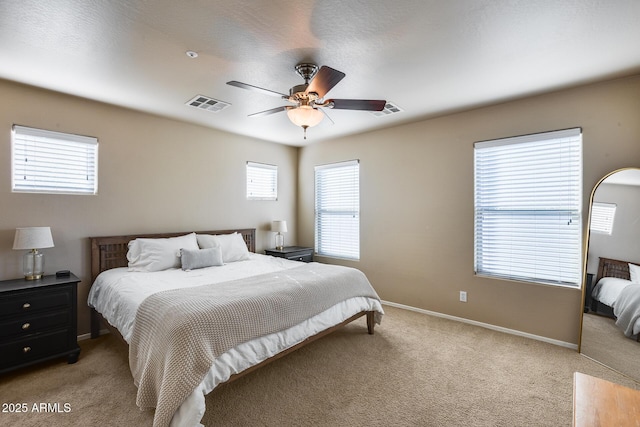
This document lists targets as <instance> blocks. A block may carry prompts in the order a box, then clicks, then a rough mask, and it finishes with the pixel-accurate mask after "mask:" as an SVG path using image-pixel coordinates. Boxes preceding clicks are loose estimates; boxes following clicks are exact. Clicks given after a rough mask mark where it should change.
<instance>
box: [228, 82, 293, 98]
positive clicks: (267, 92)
mask: <svg viewBox="0 0 640 427" xmlns="http://www.w3.org/2000/svg"><path fill="white" fill-rule="evenodd" d="M227 84H228V85H230V86H235V87H239V88H240V89H247V90H253V91H255V92H260V93H263V94H265V95H271V96H277V97H278V98H288V97H289V95H285V94H284V93H280V92H275V91H273V90H269V89H264V88H261V87H258V86H254V85H250V84H247V83H242V82H237V81H235V80H231V81H230V82H227Z"/></svg>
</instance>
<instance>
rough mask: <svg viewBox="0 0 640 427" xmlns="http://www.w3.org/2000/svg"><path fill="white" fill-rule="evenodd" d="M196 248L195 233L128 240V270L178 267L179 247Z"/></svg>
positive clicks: (155, 269)
mask: <svg viewBox="0 0 640 427" xmlns="http://www.w3.org/2000/svg"><path fill="white" fill-rule="evenodd" d="M182 248H185V249H192V250H196V249H199V248H198V241H197V239H196V233H190V234H186V235H184V236H179V237H168V238H160V239H148V238H138V239H135V240H132V241H130V242H129V251H128V252H127V261H129V271H162V270H166V269H168V268H180V249H182Z"/></svg>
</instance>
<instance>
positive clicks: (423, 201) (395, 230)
mask: <svg viewBox="0 0 640 427" xmlns="http://www.w3.org/2000/svg"><path fill="white" fill-rule="evenodd" d="M380 120H384V118H381V119H380ZM570 127H582V130H583V144H584V145H583V147H584V155H583V157H584V175H583V176H584V190H583V200H584V209H585V212H588V209H587V204H588V199H589V196H590V193H591V189H592V188H593V186H594V185H595V184H596V183H597V182H598V180H599V179H600V178H601V177H602V176H604V175H605V174H606V173H607V172H609V171H611V170H614V169H618V168H621V167H627V166H640V76H636V77H632V78H626V79H620V80H615V81H611V82H604V83H599V84H594V85H588V86H584V87H580V88H576V89H571V90H565V91H559V92H556V93H552V94H547V95H542V96H536V97H531V98H527V99H524V100H518V101H514V102H508V103H504V104H500V105H495V106H491V107H486V108H479V109H476V110H473V111H468V112H464V113H459V114H453V115H449V116H445V117H440V118H434V119H430V120H424V121H422V122H418V123H413V124H407V125H403V126H398V127H394V128H390V129H384V130H380V131H375V132H371V133H367V134H362V135H358V136H353V137H348V138H340V139H337V140H333V141H330V142H322V143H318V144H314V145H311V146H308V147H305V148H303V149H301V151H300V160H299V183H298V185H299V190H298V191H299V198H298V203H299V207H298V219H299V221H298V224H299V229H298V231H299V239H298V240H299V242H298V243H299V244H303V245H313V242H314V232H313V209H314V201H313V192H314V184H313V167H314V166H315V165H319V164H324V163H330V162H337V161H342V160H349V159H360V187H361V202H360V203H361V225H360V229H361V259H360V261H359V262H345V261H336V260H329V259H326V260H325V261H328V262H336V263H342V264H345V265H350V266H354V267H357V268H360V269H361V270H363V271H364V272H365V273H366V274H367V276H368V277H369V279H370V280H371V282H372V284H373V285H374V287H375V288H376V290H377V291H378V293H379V294H380V296H381V298H383V299H385V300H388V301H393V302H396V303H400V304H406V305H409V306H413V307H417V308H421V309H425V310H431V311H435V312H440V313H444V314H447V315H452V316H458V317H462V318H466V319H470V320H474V321H479V322H484V323H488V324H492V325H496V326H500V327H504V328H509V329H514V330H518V331H522V332H526V333H530V334H534V335H538V336H543V337H547V338H550V339H554V340H560V341H563V342H567V343H574V344H576V343H577V342H578V334H579V321H580V308H581V291H580V290H576V289H569V288H559V287H552V286H545V285H537V284H531V283H522V282H513V281H506V280H494V279H489V278H482V277H477V276H475V275H474V271H473V258H474V254H473V185H474V184H473V143H474V142H475V141H481V140H487V139H493V138H502V137H509V136H515V135H522V134H528V133H535V132H543V131H550V130H556V129H564V128H570ZM584 222H585V225H584V227H585V229H586V220H585V221H584ZM460 290H464V291H467V292H468V302H467V303H461V302H459V301H458V298H459V291H460Z"/></svg>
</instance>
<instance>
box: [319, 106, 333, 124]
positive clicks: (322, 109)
mask: <svg viewBox="0 0 640 427" xmlns="http://www.w3.org/2000/svg"><path fill="white" fill-rule="evenodd" d="M318 110H320V111H322V112H323V113H324V116H325V117H326V118H327V119H329V121H330V122H331V124H332V125H335V124H336V122H334V121H333V119H332V118H331V116H330V115H329V114H327V111H326V110H325V109H324V108H318Z"/></svg>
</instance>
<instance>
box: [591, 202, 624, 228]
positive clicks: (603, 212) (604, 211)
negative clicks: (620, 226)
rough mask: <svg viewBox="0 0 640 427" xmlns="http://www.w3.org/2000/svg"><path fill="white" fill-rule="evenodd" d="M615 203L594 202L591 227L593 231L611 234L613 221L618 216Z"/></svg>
mask: <svg viewBox="0 0 640 427" xmlns="http://www.w3.org/2000/svg"><path fill="white" fill-rule="evenodd" d="M616 208H617V205H616V204H615V203H604V202H593V203H592V205H591V223H590V224H589V229H590V230H591V232H592V233H597V234H606V235H609V236H610V235H611V233H613V222H614V220H615V217H616Z"/></svg>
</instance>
